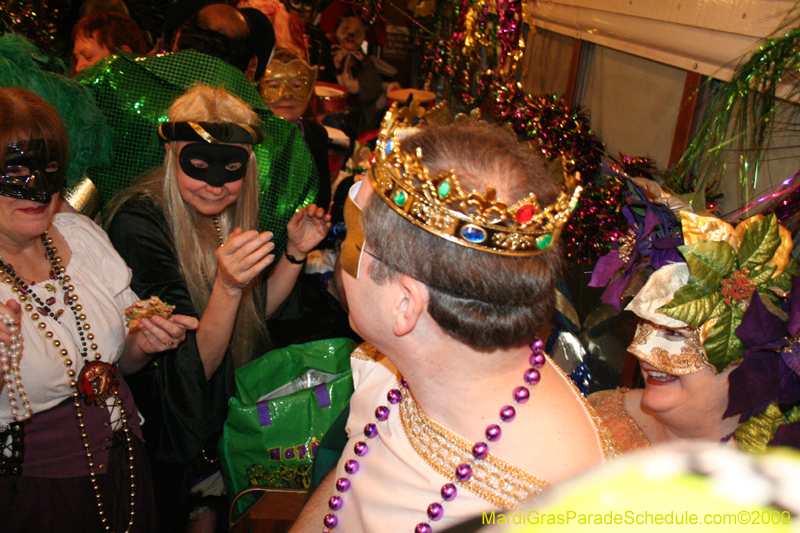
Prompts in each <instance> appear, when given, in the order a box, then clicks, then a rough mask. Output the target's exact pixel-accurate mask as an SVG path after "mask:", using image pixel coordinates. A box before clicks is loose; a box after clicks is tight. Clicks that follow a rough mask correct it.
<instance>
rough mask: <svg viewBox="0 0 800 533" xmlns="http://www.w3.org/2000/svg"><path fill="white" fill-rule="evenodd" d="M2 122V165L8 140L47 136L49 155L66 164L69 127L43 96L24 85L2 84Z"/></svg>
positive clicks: (44, 137) (0, 98)
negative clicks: (16, 86) (66, 127)
mask: <svg viewBox="0 0 800 533" xmlns="http://www.w3.org/2000/svg"><path fill="white" fill-rule="evenodd" d="M0 124H3V127H2V128H0V166H2V167H5V163H6V147H7V146H8V145H9V144H11V143H14V142H17V141H24V140H29V139H44V141H45V145H46V146H47V155H48V157H50V158H52V159H53V160H54V161H57V162H58V166H59V168H67V156H68V153H69V141H68V137H67V130H66V129H65V128H64V123H63V122H62V121H61V117H59V115H58V112H57V111H56V110H55V109H54V108H53V107H52V106H51V105H50V104H48V103H47V102H45V101H44V100H42V99H41V98H40V97H38V96H36V95H35V94H33V93H32V92H28V91H26V90H24V89H17V88H15V87H6V88H0Z"/></svg>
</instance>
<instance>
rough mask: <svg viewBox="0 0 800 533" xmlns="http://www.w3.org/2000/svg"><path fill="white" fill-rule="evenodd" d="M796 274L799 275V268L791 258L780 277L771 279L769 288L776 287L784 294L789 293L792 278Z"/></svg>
mask: <svg viewBox="0 0 800 533" xmlns="http://www.w3.org/2000/svg"><path fill="white" fill-rule="evenodd" d="M798 273H800V266H798V264H797V262H796V261H795V260H794V259H793V258H790V259H789V264H788V265H787V266H786V268H785V269H784V270H783V272H781V273H780V275H778V276H775V277H774V278H772V281H770V283H769V286H770V287H777V288H779V289H781V290H782V291H784V292H789V291H790V290H792V276H796V275H797V274H798Z"/></svg>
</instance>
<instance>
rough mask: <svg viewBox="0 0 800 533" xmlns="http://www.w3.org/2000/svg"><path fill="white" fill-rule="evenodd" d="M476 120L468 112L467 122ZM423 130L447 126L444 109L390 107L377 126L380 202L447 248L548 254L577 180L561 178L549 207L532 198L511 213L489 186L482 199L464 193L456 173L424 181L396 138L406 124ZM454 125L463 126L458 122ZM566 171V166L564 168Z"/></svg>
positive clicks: (375, 174) (573, 202) (374, 175)
mask: <svg viewBox="0 0 800 533" xmlns="http://www.w3.org/2000/svg"><path fill="white" fill-rule="evenodd" d="M477 118H478V117H477V116H476V114H475V112H473V114H472V116H471V118H470V119H469V120H475V119H477ZM414 119H420V121H421V122H424V123H427V124H433V123H447V122H452V121H453V117H452V116H451V115H450V113H449V110H447V106H446V104H440V105H438V106H436V107H434V108H433V109H431V110H430V111H428V112H424V111H423V110H422V109H421V108H419V107H418V106H414V105H413V104H412V106H411V107H404V108H398V106H397V104H394V105H392V107H391V109H390V110H389V111H388V112H387V113H386V116H385V118H384V119H383V123H382V124H381V133H380V135H379V137H378V143H377V146H376V149H375V153H374V157H375V163H374V165H373V167H372V172H371V173H370V180H371V182H372V185H373V187H374V189H375V191H376V193H377V194H378V196H380V197H381V199H382V200H383V201H384V202H385V203H386V204H387V205H389V206H390V207H391V208H392V209H393V210H394V211H395V212H397V213H398V214H400V215H402V216H403V217H404V218H406V220H408V221H410V222H411V223H412V224H414V225H416V226H419V227H421V228H423V229H425V230H426V231H428V232H430V233H433V234H435V235H438V236H439V237H442V238H444V239H447V240H449V241H451V242H454V243H456V244H459V245H461V246H466V247H469V248H473V249H476V250H481V251H485V252H489V253H494V254H499V255H509V256H518V257H524V256H532V255H537V254H541V253H543V252H545V251H547V250H548V249H550V248H551V247H552V246H553V244H554V243H555V242H557V240H558V236H559V234H560V233H561V229H562V228H563V226H564V224H565V223H566V222H567V220H569V216H570V214H571V213H572V212H573V211H574V210H575V207H576V206H577V205H578V199H579V197H580V194H581V190H582V187H581V186H580V185H579V183H580V175H579V174H578V173H577V172H575V173H571V174H570V173H567V172H566V170H565V172H564V188H563V190H562V191H561V193H560V194H559V195H558V198H556V201H555V202H554V203H553V204H550V205H547V206H544V207H542V206H540V205H539V202H538V200H537V198H536V195H535V194H534V193H531V194H529V195H528V196H526V197H525V198H523V199H522V200H520V201H519V202H517V203H515V204H514V205H512V206H511V207H509V206H508V204H506V203H505V202H503V201H502V200H499V199H497V190H496V189H495V187H494V186H491V187H489V188H487V189H486V191H484V192H483V193H482V194H481V193H479V192H478V191H472V192H469V193H465V192H464V191H463V190H462V189H461V186H460V184H459V182H458V178H457V177H456V175H455V173H454V172H452V171H450V172H445V173H443V174H440V175H438V176H433V177H431V176H429V175H428V169H427V168H426V167H425V165H423V164H422V163H421V160H422V152H421V150H420V149H419V148H418V149H417V150H416V153H413V154H412V153H408V152H404V151H402V150H401V149H400V143H399V142H398V133H399V132H400V131H403V130H408V129H409V128H412V127H413V126H411V121H412V120H414ZM455 120H456V121H459V120H464V119H463V118H462V116H459V117H456V118H455ZM565 166H566V162H565Z"/></svg>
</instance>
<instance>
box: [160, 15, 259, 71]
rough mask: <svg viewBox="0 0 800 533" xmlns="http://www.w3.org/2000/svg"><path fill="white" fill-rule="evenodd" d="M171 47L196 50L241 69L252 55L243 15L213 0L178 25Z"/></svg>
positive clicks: (245, 67) (253, 50)
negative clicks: (212, 2)
mask: <svg viewBox="0 0 800 533" xmlns="http://www.w3.org/2000/svg"><path fill="white" fill-rule="evenodd" d="M173 50H197V51H198V52H202V53H204V54H207V55H210V56H213V57H216V58H219V59H222V60H223V61H226V62H227V63H230V64H231V65H233V66H234V67H236V68H238V69H239V70H241V71H242V72H247V70H248V67H249V65H250V62H251V60H253V58H254V57H255V49H254V48H253V46H252V40H251V38H250V24H249V23H248V22H247V19H246V18H245V17H244V15H242V14H241V13H240V12H239V10H238V9H236V8H235V7H231V6H229V5H227V4H216V3H215V4H211V5H207V6H205V7H204V8H202V9H200V10H199V11H198V12H196V13H195V14H194V15H192V16H191V17H190V18H189V20H187V22H186V23H185V24H184V25H182V26H181V27H180V29H179V30H178V32H177V35H176V37H175V44H174V45H173Z"/></svg>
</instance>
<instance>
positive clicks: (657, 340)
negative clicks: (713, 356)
mask: <svg viewBox="0 0 800 533" xmlns="http://www.w3.org/2000/svg"><path fill="white" fill-rule="evenodd" d="M659 331H670V328H667V327H664V326H657V325H655V324H653V323H652V322H647V321H645V320H643V321H641V322H640V323H639V326H638V327H637V328H636V335H634V336H633V342H631V345H630V346H628V351H629V352H631V353H632V354H633V355H635V356H636V357H637V358H638V359H639V360H640V361H644V362H645V363H648V364H650V365H652V366H654V367H655V368H656V369H657V370H660V371H661V372H666V373H667V374H671V375H673V376H685V375H686V374H692V373H694V372H697V371H699V370H702V369H703V368H705V367H707V366H711V365H710V364H709V362H708V358H707V357H706V353H705V351H704V350H703V343H702V342H701V339H700V330H699V329H694V330H692V335H691V337H688V338H686V337H680V338H676V339H670V338H667V337H665V336H662V335H659V334H658V333H659ZM711 368H712V369H713V368H714V367H713V366H712V367H711Z"/></svg>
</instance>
